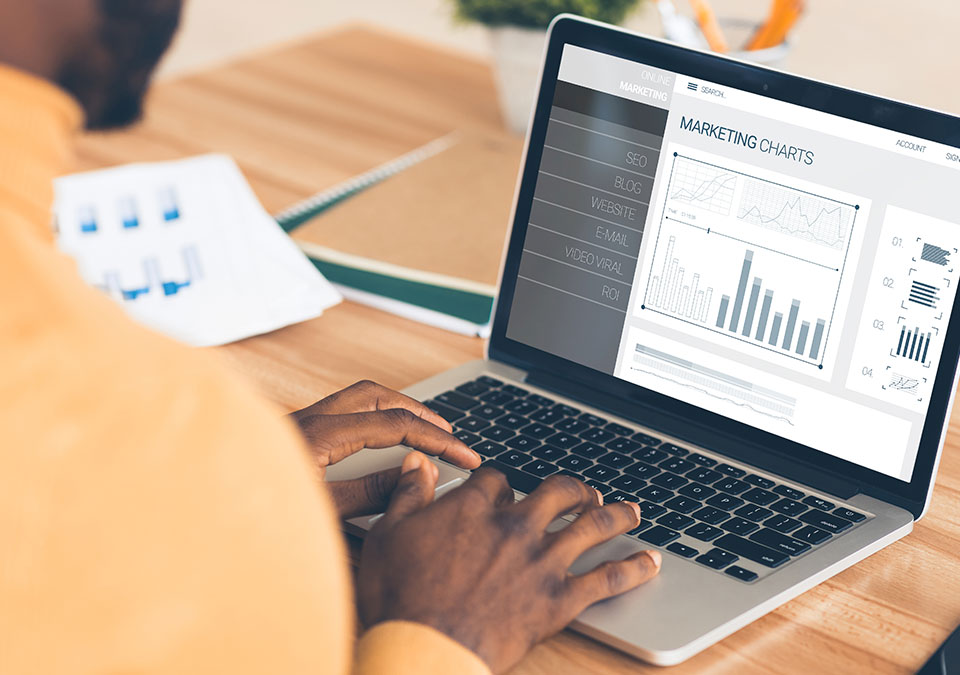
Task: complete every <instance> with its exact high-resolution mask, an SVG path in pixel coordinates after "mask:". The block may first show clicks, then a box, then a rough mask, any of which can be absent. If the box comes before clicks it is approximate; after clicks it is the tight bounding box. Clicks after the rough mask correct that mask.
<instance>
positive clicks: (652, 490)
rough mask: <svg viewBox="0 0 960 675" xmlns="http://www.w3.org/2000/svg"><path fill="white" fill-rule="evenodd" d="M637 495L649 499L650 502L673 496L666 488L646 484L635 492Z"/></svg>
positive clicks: (664, 499)
mask: <svg viewBox="0 0 960 675" xmlns="http://www.w3.org/2000/svg"><path fill="white" fill-rule="evenodd" d="M637 496H638V497H642V498H643V499H649V500H650V501H651V502H664V501H666V500H668V499H670V498H671V497H673V493H672V492H670V490H666V489H664V488H662V487H658V486H656V485H648V486H647V487H645V488H643V489H642V490H640V492H638V493H637Z"/></svg>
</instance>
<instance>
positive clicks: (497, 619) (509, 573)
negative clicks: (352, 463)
mask: <svg viewBox="0 0 960 675" xmlns="http://www.w3.org/2000/svg"><path fill="white" fill-rule="evenodd" d="M402 472H403V474H402V476H401V478H400V481H399V483H398V484H397V487H396V489H395V490H394V493H393V497H392V498H391V500H390V505H389V507H388V508H387V511H386V514H385V515H384V517H383V518H382V519H381V520H380V521H379V522H378V523H377V524H376V525H375V526H374V527H373V528H372V529H371V530H370V532H369V533H368V535H367V538H366V540H365V542H364V546H363V552H362V554H361V557H360V569H359V572H358V576H359V578H358V581H357V594H358V603H359V610H360V617H361V619H362V620H363V622H364V623H365V624H366V625H367V626H372V625H373V624H376V623H378V622H381V621H389V620H406V621H414V622H418V623H422V624H426V625H428V626H432V627H433V628H436V629H437V630H439V631H441V632H442V633H445V634H446V635H449V636H450V637H451V638H453V639H454V640H456V641H458V642H460V643H461V644H462V645H464V646H466V647H467V648H468V649H470V650H472V651H473V652H475V653H476V654H478V655H479V656H480V658H482V659H483V660H484V661H486V663H487V664H488V665H489V666H490V668H491V669H492V670H493V671H494V672H503V671H504V670H506V669H507V668H509V667H511V666H512V665H514V664H515V663H517V662H518V661H519V660H520V659H521V658H522V657H523V655H524V654H526V653H527V651H529V650H530V648H531V647H533V646H534V645H535V644H536V643H538V642H540V641H541V640H543V639H544V638H546V637H549V636H550V635H552V634H554V633H556V632H557V631H559V630H561V629H562V628H564V627H565V626H566V625H567V624H568V623H569V622H570V621H572V620H573V619H574V618H575V617H576V616H577V615H578V614H579V613H580V612H582V611H583V610H584V609H585V608H586V607H588V606H590V605H592V604H593V603H595V602H597V601H599V600H603V599H604V598H608V597H611V596H613V595H618V594H620V593H623V592H625V591H628V590H630V589H632V588H635V587H636V586H639V585H640V584H642V583H644V582H645V581H647V580H648V579H650V578H651V577H653V576H655V575H656V574H657V572H658V571H659V569H660V561H661V557H660V553H659V552H657V551H641V552H639V553H636V554H634V555H632V556H630V557H628V558H627V559H626V560H621V561H613V562H607V563H604V564H602V565H600V566H599V567H597V568H596V569H594V570H592V571H590V572H587V573H586V574H582V575H579V576H573V575H571V574H570V573H569V571H568V570H569V568H570V565H571V564H572V563H573V562H574V560H576V559H577V558H578V557H579V556H580V555H581V554H582V553H583V552H584V551H586V550H587V549H589V548H592V547H594V546H596V545H597V544H600V543H602V542H605V541H607V540H609V539H611V538H613V537H615V536H617V535H619V534H622V533H624V532H627V531H628V530H630V529H632V528H634V527H636V526H637V525H638V524H639V522H640V507H639V505H638V504H629V503H625V502H618V503H614V504H610V505H608V506H602V505H601V501H602V499H601V497H600V495H599V493H598V492H597V491H596V490H593V489H592V488H590V487H588V486H586V485H585V484H583V483H581V482H580V481H578V480H576V479H575V478H571V477H569V476H553V477H550V478H548V479H547V480H546V481H544V482H543V483H542V484H541V486H540V487H539V488H537V489H536V490H534V491H533V492H532V493H531V494H530V495H529V496H528V497H527V498H526V499H523V500H521V501H519V502H516V503H514V498H513V490H511V489H510V486H509V485H508V484H507V481H506V478H504V476H503V474H501V473H499V472H497V471H493V470H490V469H480V470H479V471H476V472H475V473H474V474H473V475H472V476H471V477H470V478H469V479H468V480H467V481H466V482H465V483H464V484H463V485H462V486H460V487H458V488H456V489H454V490H451V491H450V492H448V493H447V494H445V495H444V496H443V497H441V498H440V499H438V500H437V501H436V502H432V500H433V491H434V488H435V485H436V480H437V479H436V475H437V474H436V468H435V467H434V466H433V464H432V462H430V461H429V460H427V458H426V457H424V456H423V455H420V454H418V453H411V454H410V455H408V456H407V457H406V459H405V460H404V462H403V467H402ZM431 502H432V503H431ZM577 512H579V513H580V516H579V517H578V518H577V519H576V520H575V521H574V522H573V523H572V524H570V525H568V526H567V527H565V528H563V529H562V530H560V531H558V532H553V533H549V532H546V527H547V526H548V525H549V524H550V523H551V522H553V521H554V520H556V519H557V518H559V517H561V516H563V515H565V514H568V513H577Z"/></svg>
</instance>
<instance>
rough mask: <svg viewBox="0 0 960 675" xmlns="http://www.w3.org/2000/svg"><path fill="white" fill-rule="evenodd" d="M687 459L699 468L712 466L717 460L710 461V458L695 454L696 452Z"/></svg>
mask: <svg viewBox="0 0 960 675" xmlns="http://www.w3.org/2000/svg"><path fill="white" fill-rule="evenodd" d="M687 459H689V460H690V461H691V462H693V463H694V464H699V465H700V466H706V467H710V466H714V465H715V464H716V463H717V460H715V459H712V458H710V457H706V456H705V455H701V454H700V453H696V452H695V453H693V454H692V455H690V456H688V457H687Z"/></svg>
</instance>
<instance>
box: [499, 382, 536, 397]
mask: <svg viewBox="0 0 960 675" xmlns="http://www.w3.org/2000/svg"><path fill="white" fill-rule="evenodd" d="M503 391H505V392H507V393H508V394H510V395H512V396H526V395H527V394H529V393H530V392H529V391H527V390H526V389H524V388H523V387H518V386H516V385H515V384H505V385H503Z"/></svg>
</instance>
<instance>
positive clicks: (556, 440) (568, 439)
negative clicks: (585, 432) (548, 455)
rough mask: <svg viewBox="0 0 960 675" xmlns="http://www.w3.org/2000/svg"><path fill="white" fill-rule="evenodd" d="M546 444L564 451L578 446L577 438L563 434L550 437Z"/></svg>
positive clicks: (578, 440)
mask: <svg viewBox="0 0 960 675" xmlns="http://www.w3.org/2000/svg"><path fill="white" fill-rule="evenodd" d="M546 442H547V443H549V444H550V445H555V446H557V447H558V448H563V449H564V450H569V449H571V448H573V447H574V446H576V445H580V439H579V438H577V437H576V436H571V435H570V434H564V433H559V434H554V435H553V436H550V437H549V438H548V439H547V441H546Z"/></svg>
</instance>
